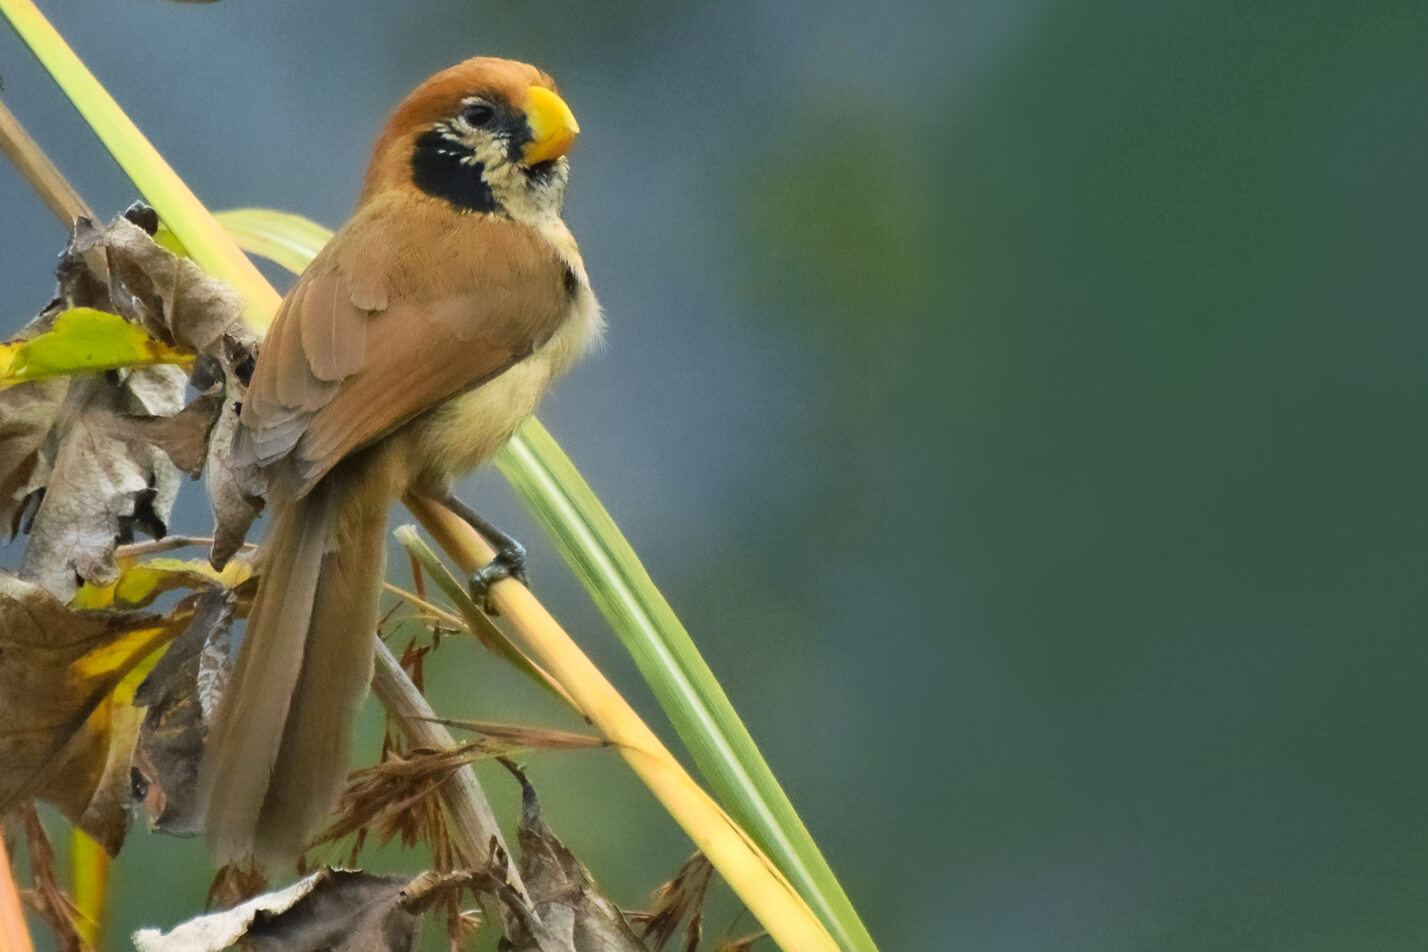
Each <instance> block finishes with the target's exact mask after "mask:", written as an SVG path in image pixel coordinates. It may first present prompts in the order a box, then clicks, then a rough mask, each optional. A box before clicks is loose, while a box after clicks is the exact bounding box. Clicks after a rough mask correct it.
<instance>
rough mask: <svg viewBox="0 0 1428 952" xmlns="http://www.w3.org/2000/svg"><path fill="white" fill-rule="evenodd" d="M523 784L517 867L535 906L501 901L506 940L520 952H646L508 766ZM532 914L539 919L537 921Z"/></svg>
mask: <svg viewBox="0 0 1428 952" xmlns="http://www.w3.org/2000/svg"><path fill="white" fill-rule="evenodd" d="M502 762H503V763H504V764H505V766H506V768H507V769H508V770H510V771H511V772H512V773H513V774H514V775H515V776H516V779H518V780H519V781H520V783H521V820H520V824H519V826H518V827H517V834H516V835H517V841H518V842H519V843H520V847H521V858H520V862H519V864H518V868H519V869H520V873H521V878H522V879H523V880H524V881H525V886H526V891H527V892H528V893H529V895H530V899H531V907H530V908H522V906H521V905H520V904H518V903H516V902H514V901H512V899H511V898H510V895H509V891H507V892H503V893H502V894H501V895H500V896H498V898H499V899H501V919H502V921H503V923H504V924H505V927H506V939H507V941H508V942H510V943H511V947H512V949H513V950H516V952H647V950H646V948H645V945H644V943H642V942H641V941H640V940H639V938H638V937H637V936H636V935H635V933H634V930H632V929H631V928H630V924H629V923H628V922H627V921H626V920H625V916H624V914H623V913H621V912H620V909H619V908H618V907H617V906H616V905H615V904H614V903H612V902H611V901H610V900H609V899H606V898H605V896H604V895H603V894H602V893H601V892H600V890H599V888H598V887H597V886H596V885H595V882H594V880H593V879H592V878H591V877H590V873H589V872H588V871H587V870H586V869H585V867H584V866H583V865H582V864H581V863H580V861H579V860H578V859H576V858H575V854H574V853H572V852H570V850H569V849H568V848H567V847H566V846H565V844H564V843H562V842H561V841H560V839H559V838H558V837H557V836H556V835H555V833H554V832H553V831H552V830H551V829H550V827H549V826H547V825H546V822H545V820H544V818H543V817H542V816H541V811H540V801H539V800H538V799H537V798H536V792H535V787H533V786H531V783H530V781H529V780H527V779H526V775H525V774H524V773H523V772H522V771H521V770H520V769H519V768H518V767H516V766H515V765H514V764H512V763H510V762H509V761H502ZM532 913H534V915H533V916H532Z"/></svg>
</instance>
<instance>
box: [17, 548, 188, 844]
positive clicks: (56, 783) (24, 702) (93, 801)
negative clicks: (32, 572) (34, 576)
mask: <svg viewBox="0 0 1428 952" xmlns="http://www.w3.org/2000/svg"><path fill="white" fill-rule="evenodd" d="M180 619H182V620H183V621H186V618H185V616H184V615H183V613H182V612H175V613H174V615H173V617H171V618H168V619H165V618H160V617H157V616H154V615H147V614H140V613H135V612H111V611H77V610H74V609H71V608H68V607H67V606H65V605H64V604H63V603H61V602H60V601H59V600H58V599H56V598H55V597H54V596H53V595H51V594H50V593H49V592H47V591H45V590H44V589H43V588H41V587H40V586H38V585H35V584H33V583H30V582H26V581H23V580H21V579H18V578H16V577H14V576H13V575H10V574H8V573H4V572H0V813H3V812H5V810H7V809H9V808H10V807H12V806H13V805H14V804H16V803H17V802H19V801H21V800H25V799H30V798H32V797H38V798H40V799H44V800H47V801H49V802H51V803H53V804H54V805H55V806H56V807H58V808H59V809H60V811H61V812H62V813H63V814H64V815H65V816H66V817H67V818H68V819H69V820H70V822H72V823H74V824H75V825H77V826H79V827H80V828H81V829H83V830H84V831H85V832H87V833H89V834H90V835H91V836H92V837H94V839H95V840H97V841H98V842H99V843H100V844H101V845H103V846H104V847H105V849H107V850H108V851H109V852H110V853H114V852H117V851H118V849H119V846H120V844H121V843H122V842H123V839H124V833H125V830H126V829H127V827H128V821H129V810H128V807H129V791H130V785H129V779H130V778H129V765H130V760H131V756H132V753H133V749H134V744H135V742H136V740H137V738H138V733H139V720H140V712H139V711H138V709H136V708H134V706H133V704H132V703H131V702H132V690H133V688H134V687H136V686H137V679H134V678H133V677H132V676H131V675H132V672H133V671H134V669H135V667H136V666H137V665H138V664H139V663H140V662H141V661H142V660H143V659H144V658H145V657H147V656H148V655H150V654H151V653H152V652H153V651H154V650H155V649H157V648H158V647H160V646H162V645H163V644H164V643H165V642H166V641H168V640H169V639H170V638H171V637H172V636H173V633H174V631H176V630H177V628H176V627H175V626H176V625H181V624H182V621H180ZM126 695H127V696H126Z"/></svg>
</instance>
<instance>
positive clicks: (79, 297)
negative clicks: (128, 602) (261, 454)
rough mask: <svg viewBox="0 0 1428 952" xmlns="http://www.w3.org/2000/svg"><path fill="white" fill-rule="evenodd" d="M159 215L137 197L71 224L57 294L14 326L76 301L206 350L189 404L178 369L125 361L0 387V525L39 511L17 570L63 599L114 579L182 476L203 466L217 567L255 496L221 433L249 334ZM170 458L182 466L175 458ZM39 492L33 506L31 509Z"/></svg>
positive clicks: (43, 319)
mask: <svg viewBox="0 0 1428 952" xmlns="http://www.w3.org/2000/svg"><path fill="white" fill-rule="evenodd" d="M156 224H157V219H156V217H155V216H154V214H153V212H152V211H151V210H149V209H147V208H144V207H143V206H135V207H134V208H131V209H130V210H129V211H128V212H126V213H125V216H124V217H121V218H118V219H116V220H115V221H114V222H112V223H110V224H109V225H107V226H103V227H101V226H99V225H96V224H95V223H94V222H92V221H89V220H88V219H80V220H79V221H78V222H76V225H75V231H74V234H73V235H72V237H71V239H70V242H69V245H68V247H67V248H66V250H65V253H64V255H63V257H62V259H61V263H60V267H59V269H58V275H59V279H60V286H59V294H58V296H57V297H56V299H55V301H54V302H52V303H51V304H50V305H49V306H48V307H47V308H46V309H45V310H44V311H43V312H41V314H40V315H39V316H38V317H37V318H36V319H35V320H34V321H32V322H31V323H30V325H29V326H28V327H26V328H25V329H24V330H22V331H21V332H20V335H19V336H20V337H21V338H26V339H28V338H29V337H33V336H34V335H37V334H39V333H41V332H43V331H44V330H45V329H47V327H48V326H49V325H50V324H52V323H53V320H54V317H55V316H56V315H57V314H59V313H61V312H63V311H65V310H67V309H71V308H75V307H92V308H97V309H99V310H103V311H106V312H109V313H113V314H118V315H119V316H121V317H123V318H125V319H126V320H129V321H132V322H134V323H136V324H138V325H139V326H141V327H143V328H144V330H145V331H146V332H147V333H148V334H149V335H150V336H152V337H153V338H155V339H156V340H158V341H161V342H162V343H164V344H167V345H169V346H174V347H178V348H181V349H183V350H186V351H189V352H192V353H194V354H195V355H199V356H201V357H202V358H204V359H205V360H206V361H207V363H206V364H204V367H205V368H206V373H207V377H206V379H203V380H200V379H198V376H199V375H198V374H197V371H196V376H195V381H194V382H195V386H196V387H197V389H198V390H199V391H200V392H201V396H200V397H199V398H198V399H196V400H195V401H193V402H192V403H190V404H188V405H187V406H185V404H184V399H185V394H186V389H187V383H188V381H187V379H186V377H185V375H184V373H183V372H182V371H180V370H179V369H178V368H177V367H174V366H159V367H145V368H133V369H130V370H126V371H119V372H114V373H108V374H102V375H98V374H91V375H78V376H74V377H71V378H68V379H62V380H55V381H46V382H44V384H43V385H40V384H39V383H38V382H37V383H35V384H28V385H20V386H16V387H12V388H10V389H9V390H8V391H5V392H4V393H3V394H0V419H4V420H6V421H7V422H6V423H5V424H4V426H3V428H0V525H9V526H11V527H12V532H13V531H14V530H16V529H19V528H20V525H21V520H22V519H23V518H24V516H25V513H26V512H27V511H28V510H29V509H30V508H33V509H34V518H33V520H32V537H31V540H30V543H29V545H28V546H27V548H26V552H25V561H24V570H23V574H24V575H25V576H26V577H29V578H34V579H37V580H39V581H41V582H42V584H44V585H46V587H49V588H50V589H51V590H52V591H54V592H55V593H56V594H58V595H59V596H61V597H62V598H67V597H68V596H69V595H70V594H71V593H72V592H73V590H74V587H75V585H76V579H79V580H82V581H89V582H95V583H99V584H102V583H104V582H106V581H108V580H110V579H112V578H113V576H114V566H113V551H114V548H115V545H116V544H117V543H122V542H125V541H128V540H129V539H130V538H132V535H133V532H134V531H135V530H136V529H143V530H145V531H146V532H148V533H149V534H150V535H153V536H154V537H155V538H161V537H162V536H163V534H164V533H165V532H166V531H167V522H168V515H169V511H170V509H171V507H172V504H173V500H174V498H175V496H176V495H177V492H178V487H179V484H180V476H179V472H178V470H179V469H182V470H183V471H184V472H187V473H189V474H190V475H197V473H198V472H199V471H200V470H201V469H202V468H204V467H205V466H207V467H208V469H209V470H210V478H209V480H208V490H209V494H210V498H211V500H212V504H213V508H214V513H215V519H216V522H217V530H216V531H215V543H214V550H213V552H212V555H211V557H212V558H213V559H214V562H215V564H216V565H222V564H223V563H224V562H226V561H227V558H228V557H229V556H230V555H232V553H233V552H235V551H237V549H238V547H239V546H240V545H241V544H242V541H243V538H244V535H245V534H246V532H247V529H248V527H249V525H250V524H251V523H252V521H253V518H254V517H255V516H256V514H257V512H258V510H259V508H260V504H258V503H256V502H254V500H253V496H254V495H255V493H254V492H253V491H252V490H251V489H245V488H244V487H245V486H246V485H247V484H248V483H250V482H251V481H252V478H251V476H248V475H245V474H241V473H235V472H234V471H233V468H232V466H231V462H230V456H229V443H230V441H231V438H232V430H233V426H234V423H235V421H236V412H237V411H236V407H237V404H238V402H239V401H241V399H242V391H243V387H244V385H245V383H246V377H245V373H246V372H248V371H250V370H251V363H252V354H253V348H254V345H255V340H256V337H255V335H254V334H253V332H252V331H250V330H249V329H247V328H246V327H245V326H244V325H243V324H242V323H241V322H240V321H239V320H238V316H239V313H240V310H241V305H242V302H241V300H240V299H239V298H238V296H237V295H236V294H235V293H234V292H233V291H232V289H230V288H229V287H228V286H227V285H226V284H224V283H223V282H221V281H218V280H215V279H213V278H209V277H208V276H206V275H205V274H203V272H202V271H201V270H200V269H199V268H198V267H197V266H196V265H194V264H193V263H192V262H191V261H189V260H187V259H185V258H181V257H178V256H175V255H173V254H171V253H170V252H169V251H167V250H165V249H163V248H161V247H160V246H158V245H156V244H155V243H154V242H153V241H152V240H151V239H150V237H149V233H150V232H151V229H152V228H154V227H156ZM176 467H177V468H176ZM35 500H39V504H38V505H37V506H36V505H34V502H35Z"/></svg>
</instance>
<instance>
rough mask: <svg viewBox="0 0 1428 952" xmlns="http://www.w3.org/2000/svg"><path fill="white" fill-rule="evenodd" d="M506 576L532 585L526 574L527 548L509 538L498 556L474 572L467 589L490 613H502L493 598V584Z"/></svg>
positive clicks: (523, 583)
mask: <svg viewBox="0 0 1428 952" xmlns="http://www.w3.org/2000/svg"><path fill="white" fill-rule="evenodd" d="M505 578H513V579H515V580H516V581H517V582H520V583H521V584H522V585H526V586H529V585H530V576H528V575H527V574H526V550H525V548H524V547H523V546H522V545H521V544H520V543H519V542H517V541H515V540H514V539H509V538H508V539H507V544H506V545H504V546H502V548H501V550H500V551H499V552H497V553H496V557H495V558H494V559H492V560H491V561H489V562H487V563H486V564H485V565H483V566H481V567H480V568H479V569H477V570H476V571H475V572H473V573H472V575H471V578H470V579H468V580H467V583H466V587H467V590H468V591H470V592H471V600H472V601H474V602H475V603H476V604H478V605H480V606H481V608H482V609H483V610H484V611H485V612H486V614H488V615H498V614H500V612H499V611H497V609H496V605H495V603H494V602H493V601H492V600H491V586H493V585H495V584H496V583H497V582H499V581H501V579H505Z"/></svg>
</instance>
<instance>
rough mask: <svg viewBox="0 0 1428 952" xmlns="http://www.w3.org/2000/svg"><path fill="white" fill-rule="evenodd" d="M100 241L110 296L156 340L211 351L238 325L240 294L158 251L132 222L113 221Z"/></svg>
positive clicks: (191, 265) (199, 351)
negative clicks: (108, 277)
mask: <svg viewBox="0 0 1428 952" xmlns="http://www.w3.org/2000/svg"><path fill="white" fill-rule="evenodd" d="M97 240H98V241H101V242H102V243H103V246H104V251H105V255H106V258H107V260H108V263H109V276H110V297H111V298H112V299H113V301H114V303H115V304H116V305H117V307H118V309H119V313H121V314H123V315H124V316H126V317H129V318H131V319H133V320H135V321H137V322H138V323H139V324H141V325H142V326H143V327H144V329H145V330H147V331H148V332H149V333H150V334H152V335H153V336H154V337H155V338H156V339H158V340H161V341H163V342H164V343H166V344H174V345H176V346H178V347H181V348H183V349H184V350H187V351H190V352H192V353H195V354H203V353H212V351H213V348H214V347H215V346H216V345H217V344H218V342H219V340H220V338H222V336H223V334H224V332H226V331H227V330H228V329H229V328H230V327H232V325H233V324H234V323H236V322H237V320H238V316H239V314H240V313H241V312H242V310H243V299H242V298H241V297H239V296H238V293H237V292H236V291H234V290H233V289H232V288H231V287H229V286H228V285H227V284H225V283H224V282H222V281H218V280H215V279H213V278H211V277H209V276H208V275H206V274H204V273H203V269H202V268H200V267H199V266H198V265H196V264H194V263H193V262H192V261H190V260H188V259H187V258H181V257H179V256H178V255H175V254H173V253H171V252H169V251H167V250H165V249H164V248H161V247H159V246H158V245H157V244H155V243H154V240H153V239H152V238H151V237H150V236H149V234H148V232H146V231H145V230H144V229H142V228H140V227H139V226H137V225H135V224H133V223H132V222H131V221H128V220H127V219H125V218H122V217H121V218H117V219H115V220H114V221H113V222H112V223H111V224H110V225H109V227H108V228H106V229H105V230H104V232H103V233H102V236H99V237H98V238H97Z"/></svg>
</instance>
